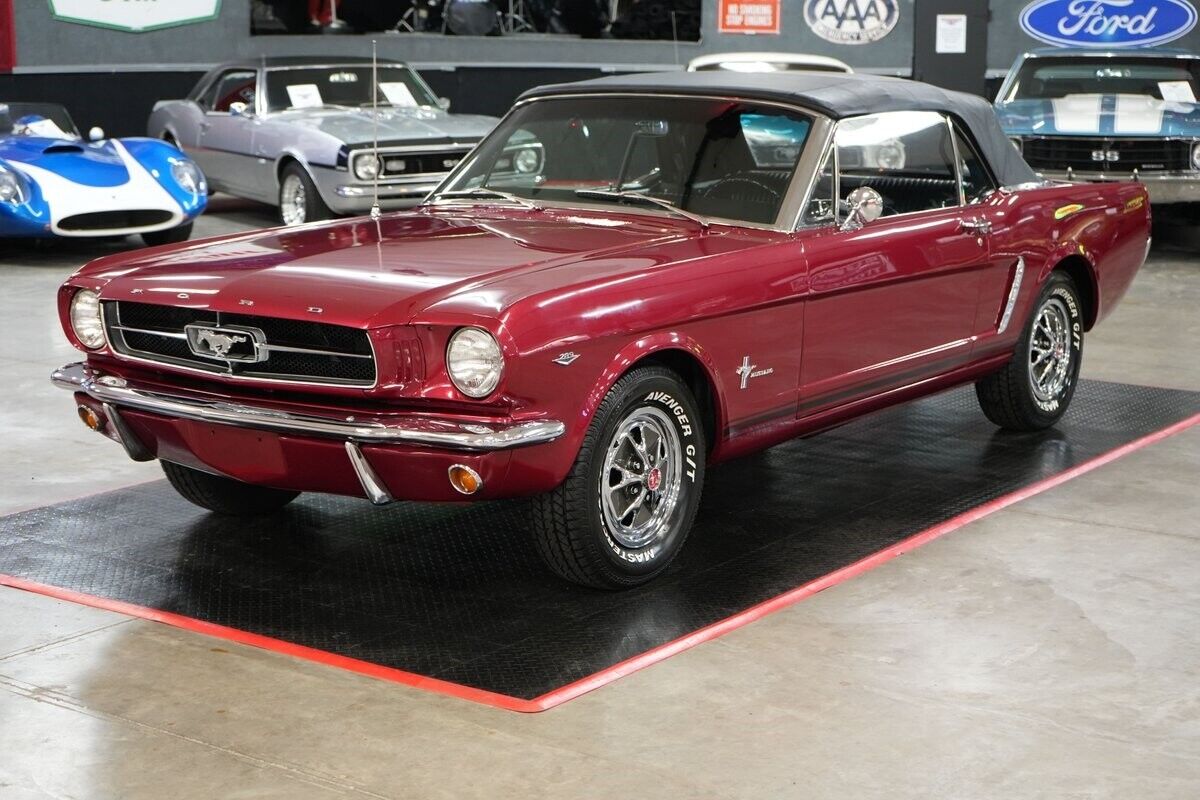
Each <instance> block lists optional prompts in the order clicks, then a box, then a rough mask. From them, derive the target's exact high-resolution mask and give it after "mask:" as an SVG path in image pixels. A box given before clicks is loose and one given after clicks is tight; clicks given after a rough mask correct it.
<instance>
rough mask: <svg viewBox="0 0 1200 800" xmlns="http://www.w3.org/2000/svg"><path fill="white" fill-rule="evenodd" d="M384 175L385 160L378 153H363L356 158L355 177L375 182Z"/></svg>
mask: <svg viewBox="0 0 1200 800" xmlns="http://www.w3.org/2000/svg"><path fill="white" fill-rule="evenodd" d="M382 175H383V159H381V158H380V157H379V155H378V154H376V153H361V154H359V155H357V156H355V157H354V177H356V178H358V179H359V180H360V181H373V180H375V179H376V178H378V177H382Z"/></svg>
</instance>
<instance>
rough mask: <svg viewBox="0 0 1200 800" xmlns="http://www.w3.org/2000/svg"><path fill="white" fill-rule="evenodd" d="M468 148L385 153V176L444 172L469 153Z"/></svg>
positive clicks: (400, 176)
mask: <svg viewBox="0 0 1200 800" xmlns="http://www.w3.org/2000/svg"><path fill="white" fill-rule="evenodd" d="M467 152H468V151H466V150H454V151H450V152H445V153H384V154H383V155H382V158H383V175H382V176H381V177H383V178H405V177H408V176H410V175H428V174H430V173H444V172H449V171H450V170H451V169H453V168H454V167H455V166H456V165H457V164H458V162H459V161H461V160H462V159H463V157H464V156H465V155H466V154H467Z"/></svg>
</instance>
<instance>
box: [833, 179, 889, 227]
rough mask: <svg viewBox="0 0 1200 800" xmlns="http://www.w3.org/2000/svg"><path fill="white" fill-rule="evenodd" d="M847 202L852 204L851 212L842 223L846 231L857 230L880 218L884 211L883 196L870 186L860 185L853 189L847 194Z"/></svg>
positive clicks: (849, 204)
mask: <svg viewBox="0 0 1200 800" xmlns="http://www.w3.org/2000/svg"><path fill="white" fill-rule="evenodd" d="M846 204H847V205H848V206H850V212H849V213H848V214H846V221H845V222H843V223H842V230H844V231H856V230H858V229H859V228H861V227H862V226H863V225H866V224H867V223H868V222H874V221H875V220H877V219H879V215H880V214H882V213H883V198H882V197H880V196H879V192H877V191H875V190H874V189H872V188H871V187H870V186H860V187H858V188H857V189H855V190H854V191H852V192H851V193H850V194H849V195H847V196H846Z"/></svg>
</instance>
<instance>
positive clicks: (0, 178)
mask: <svg viewBox="0 0 1200 800" xmlns="http://www.w3.org/2000/svg"><path fill="white" fill-rule="evenodd" d="M25 199H26V198H25V184H24V181H22V180H21V177H20V176H19V175H17V173H15V172H12V171H10V170H7V169H4V168H3V167H0V203H24V202H25Z"/></svg>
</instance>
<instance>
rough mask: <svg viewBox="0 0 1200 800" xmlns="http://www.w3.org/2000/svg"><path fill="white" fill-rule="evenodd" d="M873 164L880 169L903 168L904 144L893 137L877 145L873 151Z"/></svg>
mask: <svg viewBox="0 0 1200 800" xmlns="http://www.w3.org/2000/svg"><path fill="white" fill-rule="evenodd" d="M875 165H876V166H878V167H881V168H882V169H904V145H902V144H900V143H899V142H897V141H896V140H895V139H892V140H891V141H888V142H884V143H883V144H881V145H879V149H878V150H876V151H875Z"/></svg>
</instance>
